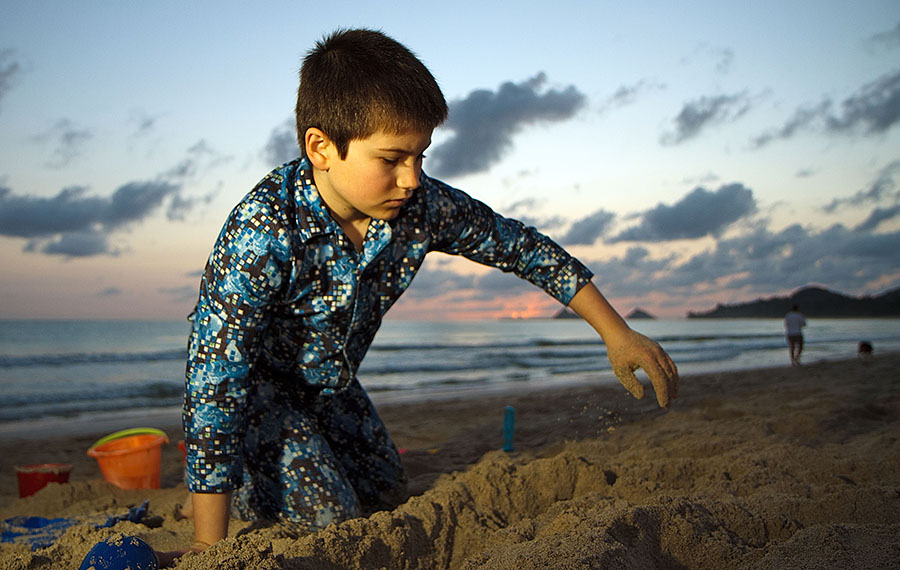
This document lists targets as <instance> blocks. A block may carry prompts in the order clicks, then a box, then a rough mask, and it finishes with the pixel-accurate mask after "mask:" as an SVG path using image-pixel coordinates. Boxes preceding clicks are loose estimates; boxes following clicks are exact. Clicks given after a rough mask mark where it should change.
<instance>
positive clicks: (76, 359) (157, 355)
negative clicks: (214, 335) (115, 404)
mask: <svg viewBox="0 0 900 570" xmlns="http://www.w3.org/2000/svg"><path fill="white" fill-rule="evenodd" d="M186 358H187V350H185V349H177V350H175V349H173V350H162V351H158V352H95V353H72V354H34V355H28V356H0V368H25V367H31V366H72V365H77V364H115V363H117V362H122V363H141V362H160V361H165V360H184V359H186Z"/></svg>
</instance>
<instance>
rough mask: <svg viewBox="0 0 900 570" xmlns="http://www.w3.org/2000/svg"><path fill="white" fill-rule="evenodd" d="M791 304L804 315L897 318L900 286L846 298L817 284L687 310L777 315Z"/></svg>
mask: <svg viewBox="0 0 900 570" xmlns="http://www.w3.org/2000/svg"><path fill="white" fill-rule="evenodd" d="M793 305H797V306H798V307H800V312H802V313H803V314H804V315H806V316H807V317H813V318H815V317H818V318H879V317H900V287H898V288H896V289H891V290H890V291H887V292H885V293H882V294H880V295H876V296H864V297H850V296H848V295H844V294H841V293H836V292H834V291H829V290H828V289H823V288H821V287H804V288H802V289H798V290H797V291H795V292H794V293H792V294H791V295H790V296H787V297H770V298H768V299H757V300H756V301H750V302H747V303H737V304H734V305H722V304H719V305H716V308H714V309H712V310H711V311H706V312H694V311H689V312H688V314H687V317H688V318H689V319H736V318H738V319H740V318H744V319H745V318H781V317H783V316H784V315H785V313H787V312H788V311H790V310H791V307H792V306H793Z"/></svg>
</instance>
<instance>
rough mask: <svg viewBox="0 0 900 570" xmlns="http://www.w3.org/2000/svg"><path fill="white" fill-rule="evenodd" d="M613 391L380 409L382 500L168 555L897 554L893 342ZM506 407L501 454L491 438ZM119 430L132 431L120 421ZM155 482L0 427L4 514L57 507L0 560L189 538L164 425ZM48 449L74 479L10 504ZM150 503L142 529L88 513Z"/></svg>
mask: <svg viewBox="0 0 900 570" xmlns="http://www.w3.org/2000/svg"><path fill="white" fill-rule="evenodd" d="M649 394H650V391H649V390H648V397H647V398H645V399H644V400H642V401H637V400H634V399H633V398H631V396H629V395H628V394H627V393H625V391H624V389H620V388H606V387H604V388H595V389H591V388H585V387H577V388H570V389H554V390H552V391H535V392H529V393H527V394H523V395H518V396H517V395H515V394H514V393H509V394H506V395H492V396H489V397H482V398H477V399H471V398H470V399H465V398H457V399H450V400H445V401H439V402H430V403H418V404H397V405H385V406H381V407H380V412H381V414H382V416H383V418H384V420H385V423H386V424H387V425H388V427H389V429H390V430H391V433H392V435H393V437H394V439H395V441H396V443H397V445H398V447H401V448H406V449H407V450H408V451H407V452H406V453H405V454H404V458H405V462H406V465H407V469H408V472H409V475H410V497H409V499H408V500H407V501H406V502H404V503H403V504H401V505H400V506H398V507H397V508H396V509H394V510H393V511H390V512H387V511H385V512H380V513H375V514H373V515H372V516H370V517H368V518H362V519H355V520H351V521H347V522H345V523H342V524H338V525H332V526H330V527H328V528H327V529H325V530H323V531H321V532H319V533H317V534H315V535H306V536H298V535H297V534H296V533H294V532H293V531H292V530H291V529H290V528H288V527H284V526H280V525H268V526H267V525H246V524H237V523H235V524H233V525H232V534H233V535H234V536H232V537H231V538H229V539H227V540H226V541H223V542H222V543H220V544H217V545H215V546H214V547H212V548H211V549H209V550H208V551H206V552H204V553H202V554H200V555H193V554H192V555H188V556H186V557H184V558H183V559H181V560H180V561H179V562H178V563H177V565H176V566H175V567H176V568H179V569H182V570H187V569H200V568H203V569H207V568H215V567H221V568H246V569H251V568H252V569H272V568H290V569H307V568H308V569H313V568H329V569H339V568H346V569H350V568H454V569H455V568H471V569H474V568H496V569H508V568H516V569H531V568H604V569H617V568H623V569H624V568H629V569H631V568H640V569H648V568H672V569H682V568H685V569H693V568H709V569H721V568H737V569H743V568H747V569H749V568H754V569H776V568H777V569H780V568H798V569H807V568H846V569H857V568H859V569H862V568H900V355H898V354H890V355H877V356H875V357H874V358H872V359H871V360H869V361H865V362H863V361H857V360H850V361H842V362H824V363H817V364H812V365H808V366H804V367H801V368H791V367H787V366H786V367H782V368H775V369H765V370H748V371H740V372H728V373H722V374H706V375H697V376H689V377H685V378H682V382H681V390H680V395H679V397H678V399H677V400H675V402H674V403H673V405H672V407H671V408H670V409H669V410H661V409H659V408H657V407H656V406H655V402H654V401H653V399H652V397H651V396H650V395H649ZM506 405H512V406H514V407H515V408H516V420H517V424H516V425H517V430H516V434H515V451H513V452H511V453H507V452H503V451H501V446H502V444H503V437H502V426H503V412H504V407H505V406H506ZM122 427H131V426H122ZM155 427H160V428H163V429H165V430H166V431H167V432H168V433H169V434H170V437H171V438H172V445H169V446H166V447H165V448H164V453H163V467H162V486H163V488H162V489H160V490H132V491H123V490H120V489H117V488H115V487H112V486H111V485H109V484H107V483H105V482H103V481H102V480H101V479H100V473H99V470H98V468H97V466H96V462H95V461H94V460H93V459H91V458H89V457H87V456H86V455H85V453H84V450H85V449H87V447H88V446H89V445H90V444H91V443H92V442H93V441H94V440H96V439H97V438H98V437H100V436H102V435H104V434H105V433H108V431H109V430H108V426H103V428H104V431H101V432H98V433H84V432H79V433H77V434H74V435H67V434H66V433H58V434H54V435H52V436H49V437H38V438H30V439H22V438H6V439H4V440H2V441H0V471H2V479H0V481H2V485H3V486H2V498H0V500H2V503H0V504H2V509H0V518H2V519H6V518H9V517H12V516H16V515H29V516H44V517H70V518H74V519H78V520H79V521H84V522H83V523H80V524H76V525H74V526H72V527H71V528H69V530H67V531H66V532H65V533H64V534H63V535H62V536H61V537H60V538H59V539H58V540H57V541H56V542H55V544H54V545H53V546H50V547H49V548H45V549H40V550H37V551H34V552H32V551H31V550H30V549H29V548H28V547H27V546H24V545H10V544H3V545H2V548H0V567H2V568H22V569H24V568H29V569H43V568H73V567H77V566H78V564H79V563H80V562H81V560H82V558H83V557H84V555H85V554H86V553H87V551H88V550H89V549H90V548H91V547H92V546H93V545H94V544H95V543H96V542H98V541H100V540H103V539H104V538H106V537H107V536H108V535H109V534H110V533H111V532H121V533H125V534H130V535H135V536H138V537H140V538H143V539H144V540H146V541H147V542H149V543H150V544H151V545H152V546H153V547H154V548H157V549H159V550H171V549H176V548H183V547H185V546H186V545H187V544H189V543H190V542H191V536H192V532H191V523H190V521H186V520H176V517H175V516H174V511H175V505H176V504H177V503H180V502H183V501H184V498H185V496H186V491H185V490H184V487H183V485H181V454H180V452H179V451H178V450H177V448H176V447H175V445H174V443H175V442H176V441H177V440H178V439H179V437H180V436H179V432H180V427H179V426H178V425H177V422H176V421H174V420H173V423H172V424H170V425H156V426H155ZM43 461H64V462H71V463H73V464H74V466H75V469H74V471H73V474H72V480H71V482H70V483H69V484H66V485H56V484H52V485H49V486H48V487H47V488H45V489H44V490H42V491H40V492H38V493H37V494H36V495H34V496H32V497H28V498H25V499H18V500H17V499H16V487H15V474H14V471H13V466H14V465H15V464H21V463H33V462H43ZM144 500H149V501H150V515H151V516H150V520H152V522H153V524H154V525H155V528H150V527H148V526H145V525H142V524H134V523H130V522H121V523H119V524H118V525H116V526H115V527H114V528H113V529H112V530H110V529H97V528H94V526H93V525H92V524H90V521H93V520H96V519H97V518H98V517H99V518H105V516H106V515H109V514H122V513H123V512H124V511H127V509H128V507H130V506H133V505H137V504H140V503H141V502H143V501H144Z"/></svg>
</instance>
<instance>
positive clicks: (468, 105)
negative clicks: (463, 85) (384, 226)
mask: <svg viewBox="0 0 900 570" xmlns="http://www.w3.org/2000/svg"><path fill="white" fill-rule="evenodd" d="M546 82H547V77H546V75H545V74H544V73H539V74H538V75H536V76H535V77H532V78H531V79H528V80H526V81H523V82H522V83H512V82H506V83H503V84H502V85H501V86H500V87H499V88H498V89H497V91H490V90H487V89H480V90H477V91H473V92H471V93H469V95H468V96H466V97H465V98H463V99H458V100H456V101H452V102H451V103H450V115H449V118H448V119H447V122H446V123H445V124H444V125H443V127H441V128H442V130H444V129H445V130H447V131H450V132H452V133H453V134H452V135H451V136H450V138H449V139H448V140H446V141H445V142H443V143H442V144H440V145H439V146H437V147H435V148H434V149H433V150H432V151H431V152H429V153H428V156H429V158H428V171H429V173H431V174H433V175H435V176H439V177H452V176H462V175H465V174H474V173H477V172H485V171H487V170H488V169H490V167H491V166H493V165H494V164H496V163H497V162H499V161H500V160H501V159H502V158H503V157H504V155H505V154H506V153H507V152H508V151H509V150H510V149H511V148H512V146H513V136H514V135H515V134H517V133H518V132H520V131H521V130H522V129H523V128H524V127H525V126H528V125H532V124H536V123H541V122H553V121H563V120H566V119H569V118H571V117H572V116H574V115H575V113H577V112H578V111H579V110H580V109H581V108H583V107H584V106H585V104H586V102H587V98H586V97H585V95H584V94H582V93H581V92H579V91H578V89H576V88H575V87H574V86H572V85H570V86H569V87H566V88H565V89H562V90H557V89H550V90H548V91H544V90H543V87H544V84H545V83H546Z"/></svg>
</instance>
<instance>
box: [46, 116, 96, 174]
mask: <svg viewBox="0 0 900 570" xmlns="http://www.w3.org/2000/svg"><path fill="white" fill-rule="evenodd" d="M93 137H94V133H93V132H92V131H91V130H90V129H88V128H85V127H80V126H78V125H76V124H75V123H74V122H72V121H70V120H69V119H60V120H59V121H57V122H56V124H54V125H53V126H52V127H51V128H50V129H49V130H48V131H47V132H45V133H44V134H41V135H38V136H37V137H35V140H37V141H38V142H48V143H50V144H51V145H52V147H53V148H52V151H51V157H50V160H49V161H48V162H47V166H49V167H50V168H63V167H66V166H68V165H69V164H71V163H72V161H74V160H75V159H76V158H79V157H81V156H82V155H83V154H84V146H85V144H87V142H88V141H90V140H91V139H92V138H93Z"/></svg>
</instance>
